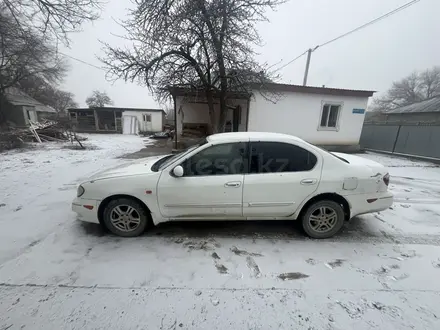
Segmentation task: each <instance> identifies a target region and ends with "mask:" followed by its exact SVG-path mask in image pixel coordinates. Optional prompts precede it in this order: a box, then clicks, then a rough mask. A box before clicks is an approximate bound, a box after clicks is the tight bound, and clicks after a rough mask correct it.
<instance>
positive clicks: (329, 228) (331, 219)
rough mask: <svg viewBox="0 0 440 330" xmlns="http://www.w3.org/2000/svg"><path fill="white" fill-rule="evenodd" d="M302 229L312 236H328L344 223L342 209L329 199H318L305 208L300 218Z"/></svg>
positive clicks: (339, 228)
mask: <svg viewBox="0 0 440 330" xmlns="http://www.w3.org/2000/svg"><path fill="white" fill-rule="evenodd" d="M302 225H303V228H304V231H305V232H306V233H307V235H309V236H310V237H312V238H329V237H332V236H333V235H335V234H336V233H338V232H339V231H340V230H341V229H342V227H343V225H344V209H343V208H342V206H341V205H339V204H338V203H336V202H333V201H330V200H324V201H318V202H316V203H313V204H312V205H310V206H309V207H308V208H307V211H306V212H305V213H304V215H303V218H302Z"/></svg>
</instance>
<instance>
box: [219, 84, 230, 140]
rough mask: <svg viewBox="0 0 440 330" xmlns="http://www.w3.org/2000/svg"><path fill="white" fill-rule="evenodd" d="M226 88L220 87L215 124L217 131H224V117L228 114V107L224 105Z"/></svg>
mask: <svg viewBox="0 0 440 330" xmlns="http://www.w3.org/2000/svg"><path fill="white" fill-rule="evenodd" d="M226 89H227V87H226V88H223V87H222V90H221V91H220V115H219V119H218V124H217V131H218V132H224V131H225V125H226V117H227V114H228V107H227V105H226Z"/></svg>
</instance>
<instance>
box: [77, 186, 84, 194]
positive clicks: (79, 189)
mask: <svg viewBox="0 0 440 330" xmlns="http://www.w3.org/2000/svg"><path fill="white" fill-rule="evenodd" d="M84 192H85V189H84V187H83V186H81V185H80V186H79V187H78V191H77V192H76V197H81V196H82V195H84Z"/></svg>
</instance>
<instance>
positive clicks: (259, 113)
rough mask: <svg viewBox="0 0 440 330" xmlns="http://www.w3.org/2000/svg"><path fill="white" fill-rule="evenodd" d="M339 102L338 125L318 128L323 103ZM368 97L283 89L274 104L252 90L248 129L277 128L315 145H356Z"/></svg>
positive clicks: (281, 131) (272, 129) (271, 129)
mask: <svg viewBox="0 0 440 330" xmlns="http://www.w3.org/2000/svg"><path fill="white" fill-rule="evenodd" d="M327 102H328V103H340V104H341V110H340V113H339V118H338V124H337V129H335V130H326V129H322V128H320V120H321V113H322V107H323V105H324V104H325V103H327ZM367 103H368V98H367V97H348V96H333V95H319V94H306V93H284V94H283V95H282V96H281V97H280V99H279V100H277V102H276V104H274V103H273V102H271V101H269V100H266V99H265V98H264V97H263V96H262V95H261V94H260V93H259V92H254V97H253V98H252V100H251V104H250V111H249V128H248V130H249V131H263V132H277V133H286V134H292V135H295V136H298V137H300V138H302V139H304V140H306V141H308V142H310V143H313V144H318V145H323V146H325V145H332V146H337V145H358V144H359V138H360V135H361V131H362V125H363V122H364V117H365V114H356V113H353V109H366V108H367Z"/></svg>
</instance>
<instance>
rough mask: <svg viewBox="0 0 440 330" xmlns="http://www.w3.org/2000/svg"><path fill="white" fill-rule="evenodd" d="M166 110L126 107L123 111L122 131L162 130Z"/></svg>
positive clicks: (124, 132)
mask: <svg viewBox="0 0 440 330" xmlns="http://www.w3.org/2000/svg"><path fill="white" fill-rule="evenodd" d="M164 125H165V111H163V110H162V109H124V111H122V133H123V134H137V133H139V132H149V133H154V132H162V130H163V127H164Z"/></svg>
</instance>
